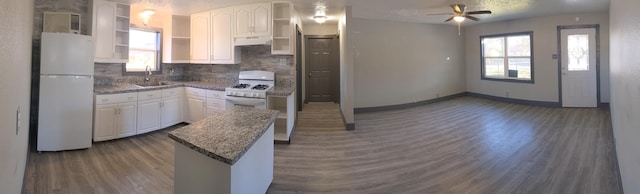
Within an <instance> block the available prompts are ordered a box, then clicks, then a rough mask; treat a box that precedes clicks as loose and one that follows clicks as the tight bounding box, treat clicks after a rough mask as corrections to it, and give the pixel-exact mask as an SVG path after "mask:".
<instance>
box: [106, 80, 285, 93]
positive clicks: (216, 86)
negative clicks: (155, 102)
mask: <svg viewBox="0 0 640 194" xmlns="http://www.w3.org/2000/svg"><path fill="white" fill-rule="evenodd" d="M161 82H162V83H163V84H167V85H161V86H151V87H140V86H137V85H135V84H124V83H123V84H115V85H94V86H93V93H95V94H118V93H127V92H140V91H148V90H160V89H166V88H175V87H193V88H201V89H207V90H217V91H224V89H225V88H227V87H231V86H233V85H235V83H218V82H199V81H161ZM295 89H296V87H295V85H290V86H279V85H278V86H274V87H273V89H272V90H271V91H267V95H273V96H289V95H290V94H291V93H293V91H295Z"/></svg>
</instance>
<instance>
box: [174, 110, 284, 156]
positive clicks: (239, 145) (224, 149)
mask: <svg viewBox="0 0 640 194" xmlns="http://www.w3.org/2000/svg"><path fill="white" fill-rule="evenodd" d="M277 116H278V111H274V110H264V109H256V108H250V107H241V106H235V107H233V108H231V109H228V110H226V111H224V112H221V113H217V114H215V115H213V116H211V117H207V118H205V119H203V120H201V121H198V122H195V123H192V124H190V125H188V126H184V127H182V128H178V129H176V130H173V131H171V132H169V137H170V138H171V139H173V140H175V141H176V142H177V143H181V144H183V145H185V146H187V147H189V148H191V149H193V150H195V151H197V152H200V153H202V154H204V155H206V156H209V157H211V158H213V159H216V160H219V161H221V162H224V163H227V164H229V165H233V164H234V163H236V162H237V161H238V160H239V159H240V157H242V155H244V153H246V152H247V150H249V148H251V146H252V145H253V144H254V143H255V142H256V141H257V140H258V139H259V138H260V137H262V135H263V134H264V133H265V131H267V129H268V128H269V126H270V125H271V124H272V123H273V122H274V121H275V119H276V118H277Z"/></svg>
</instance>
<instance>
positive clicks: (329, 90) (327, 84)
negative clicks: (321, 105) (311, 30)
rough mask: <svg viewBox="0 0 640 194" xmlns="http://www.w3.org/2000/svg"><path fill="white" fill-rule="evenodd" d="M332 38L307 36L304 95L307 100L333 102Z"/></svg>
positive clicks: (333, 61)
mask: <svg viewBox="0 0 640 194" xmlns="http://www.w3.org/2000/svg"><path fill="white" fill-rule="evenodd" d="M333 44H334V38H308V39H307V60H306V74H307V81H306V83H307V84H306V85H307V87H306V91H307V92H306V93H307V94H306V95H307V98H306V99H307V101H308V102H334V101H335V96H336V94H335V90H334V87H335V86H334V85H335V84H334V82H335V80H334V79H333V73H335V72H332V70H333V69H334V68H332V65H333V64H332V63H335V60H333V55H334V54H335V53H333V52H334V51H333V48H334V45H333Z"/></svg>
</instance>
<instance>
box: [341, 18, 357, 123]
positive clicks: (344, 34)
mask: <svg viewBox="0 0 640 194" xmlns="http://www.w3.org/2000/svg"><path fill="white" fill-rule="evenodd" d="M351 14H352V11H351V6H347V7H345V9H344V12H343V13H342V16H341V17H340V21H339V24H338V29H339V32H340V110H341V111H342V115H343V116H344V119H345V122H346V123H348V124H352V123H354V122H355V121H354V115H353V102H354V99H353V95H354V94H353V80H354V78H353V75H354V73H353V71H354V68H353V66H354V63H353V62H354V56H353V54H354V49H355V48H354V46H353V41H352V40H350V38H351V37H352V36H353V32H352V31H351V22H353V18H352V16H351ZM347 24H348V25H347Z"/></svg>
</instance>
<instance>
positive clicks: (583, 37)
mask: <svg viewBox="0 0 640 194" xmlns="http://www.w3.org/2000/svg"><path fill="white" fill-rule="evenodd" d="M567 41H568V42H567V54H568V55H569V64H568V69H569V71H589V35H588V34H576V35H569V36H567Z"/></svg>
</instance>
